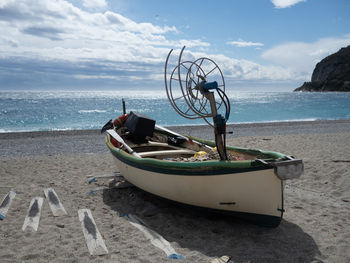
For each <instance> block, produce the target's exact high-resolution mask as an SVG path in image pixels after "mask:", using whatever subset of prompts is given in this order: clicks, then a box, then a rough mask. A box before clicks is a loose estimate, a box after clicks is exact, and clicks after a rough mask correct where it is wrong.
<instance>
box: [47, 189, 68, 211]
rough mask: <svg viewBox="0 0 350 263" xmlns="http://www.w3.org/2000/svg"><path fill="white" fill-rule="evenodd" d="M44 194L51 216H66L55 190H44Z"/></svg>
mask: <svg viewBox="0 0 350 263" xmlns="http://www.w3.org/2000/svg"><path fill="white" fill-rule="evenodd" d="M44 193H45V196H46V199H47V201H48V202H49V206H50V208H51V211H52V214H53V216H62V215H66V214H67V212H66V210H65V209H64V207H63V205H62V203H61V201H60V199H59V198H58V196H57V194H56V192H55V190H53V189H52V188H45V189H44Z"/></svg>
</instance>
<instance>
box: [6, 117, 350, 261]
mask: <svg viewBox="0 0 350 263" xmlns="http://www.w3.org/2000/svg"><path fill="white" fill-rule="evenodd" d="M173 130H174V131H177V132H181V133H183V134H189V135H192V136H197V137H202V138H207V139H212V131H211V130H210V129H208V128H207V127H206V126H193V127H190V126H185V127H173ZM231 130H232V131H233V133H232V134H228V136H227V144H228V145H234V146H241V147H249V148H258V149H264V150H272V151H278V152H282V153H288V154H290V155H293V156H296V157H298V158H301V159H303V161H304V164H305V173H304V174H303V175H302V176H301V177H300V178H299V179H296V180H291V181H287V185H286V189H285V210H286V212H285V214H284V219H283V221H282V223H281V224H280V226H279V227H277V228H273V229H270V228H264V227H259V226H256V225H252V224H249V223H246V222H242V221H239V220H236V219H234V218H232V217H228V216H223V215H217V214H210V213H208V212H203V211H197V210H194V209H191V208H188V207H183V206H179V205H176V204H174V203H171V202H169V201H166V200H163V199H161V198H157V197H155V196H153V195H150V194H148V193H146V192H143V191H141V190H139V189H138V188H136V187H128V188H124V189H111V188H109V186H108V181H109V180H110V179H111V178H108V177H106V178H104V177H102V178H97V180H96V181H94V182H91V183H89V182H88V180H89V177H87V175H94V176H99V175H106V174H113V173H116V172H118V169H117V167H116V166H115V164H114V162H113V159H112V156H111V154H110V153H109V152H108V149H107V147H106V146H105V144H104V136H103V135H101V134H99V131H97V130H82V131H62V132H59V131H56V132H28V133H12V134H9V133H2V134H0V148H1V151H0V175H1V181H0V182H1V183H0V201H1V200H2V199H3V198H4V197H5V196H6V194H7V193H8V192H9V191H10V190H14V191H16V193H17V195H16V197H15V198H14V200H13V202H12V204H11V207H10V209H9V210H8V212H7V214H6V217H5V218H4V220H1V221H0V262H174V261H175V262H177V261H179V262H208V263H209V262H210V261H211V260H213V259H214V258H217V257H221V256H223V255H228V256H230V257H231V261H230V262H344V263H345V262H350V252H349V251H350V120H339V121H315V122H285V123H265V124H264V123H261V124H240V125H230V126H229V128H228V131H231ZM48 187H51V188H53V189H54V190H55V191H56V193H57V195H58V197H59V199H60V201H61V202H62V204H63V205H64V208H65V210H66V211H67V213H68V214H67V215H64V216H58V217H54V216H53V215H52V212H51V210H50V207H49V205H48V202H47V201H46V200H45V195H44V189H45V188H48ZM91 190H93V192H91ZM36 196H40V197H44V203H43V207H42V211H41V217H40V223H39V227H38V230H37V232H24V231H22V226H23V223H24V220H25V217H26V214H27V211H28V207H29V202H30V200H31V199H32V198H34V197H36ZM82 208H88V209H90V210H91V213H92V215H93V218H94V220H95V222H96V225H97V227H98V229H99V231H100V233H101V235H102V237H103V239H104V242H105V245H106V247H107V248H108V254H107V255H103V256H91V255H90V254H89V251H88V248H87V245H86V242H85V239H84V235H83V232H82V228H81V223H80V222H79V218H78V210H79V209H82ZM129 213H132V214H135V215H137V216H138V217H139V218H141V219H142V220H143V221H144V222H145V223H147V225H148V226H149V227H150V228H151V229H152V230H153V231H155V232H157V233H158V234H160V235H161V236H163V237H164V238H165V239H166V240H168V241H169V242H170V244H171V245H172V246H173V248H174V249H175V250H176V252H177V253H179V254H181V255H183V256H184V259H182V260H174V259H168V258H167V256H166V255H165V253H164V252H163V251H162V250H160V249H159V248H156V247H154V246H153V245H152V244H151V243H150V242H149V240H148V239H147V238H146V237H145V235H144V234H143V233H142V232H141V231H139V230H138V229H137V228H135V227H134V226H133V225H131V224H130V222H129V221H128V220H127V219H126V218H125V217H124V216H123V215H125V214H129Z"/></svg>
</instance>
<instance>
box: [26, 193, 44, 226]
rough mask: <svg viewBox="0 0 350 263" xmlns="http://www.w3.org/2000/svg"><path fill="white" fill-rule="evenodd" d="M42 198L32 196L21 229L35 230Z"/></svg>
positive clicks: (37, 224)
mask: <svg viewBox="0 0 350 263" xmlns="http://www.w3.org/2000/svg"><path fill="white" fill-rule="evenodd" d="M43 202H44V198H42V197H34V198H33V199H32V200H31V201H30V205H29V209H28V214H27V216H26V218H25V219H24V223H23V226H22V230H23V231H26V230H29V231H37V230H38V227H39V220H40V214H41V207H42V205H43Z"/></svg>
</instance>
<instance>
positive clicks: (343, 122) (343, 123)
mask: <svg viewBox="0 0 350 263" xmlns="http://www.w3.org/2000/svg"><path fill="white" fill-rule="evenodd" d="M329 124H334V125H340V127H339V128H340V129H345V130H347V129H348V128H349V130H347V131H350V119H340V120H315V121H273V122H252V123H228V124H227V131H229V129H247V128H265V127H276V128H278V127H292V126H305V127H306V126H313V127H314V126H318V127H314V129H315V132H316V133H317V131H318V130H319V129H322V128H324V125H329ZM161 126H163V127H166V128H169V129H173V130H174V131H180V130H181V129H183V130H185V131H186V130H192V129H193V128H194V129H197V128H204V129H206V128H208V129H212V128H211V127H210V126H209V125H208V124H206V123H203V124H196V125H189V124H184V125H169V126H168V125H161ZM101 128H102V127H101ZM99 132H100V129H78V130H52V131H18V132H16V131H12V132H0V139H4V138H17V137H21V136H23V135H24V136H29V137H38V136H52V135H54V136H55V135H67V136H69V135H92V134H96V133H99ZM320 132H323V133H324V130H321V131H320ZM335 132H337V131H335ZM256 136H259V135H256ZM239 137H241V136H239Z"/></svg>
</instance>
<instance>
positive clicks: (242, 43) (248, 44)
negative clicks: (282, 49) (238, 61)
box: [226, 39, 264, 47]
mask: <svg viewBox="0 0 350 263" xmlns="http://www.w3.org/2000/svg"><path fill="white" fill-rule="evenodd" d="M226 44H228V45H232V46H236V47H262V46H264V44H263V43H260V42H251V41H244V40H242V39H239V40H237V41H229V42H226Z"/></svg>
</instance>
